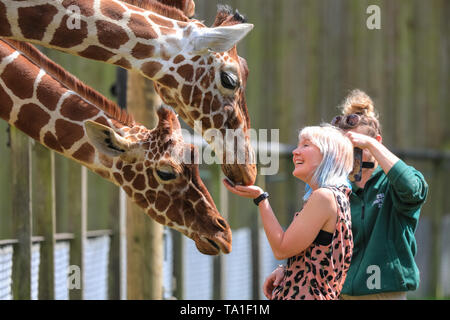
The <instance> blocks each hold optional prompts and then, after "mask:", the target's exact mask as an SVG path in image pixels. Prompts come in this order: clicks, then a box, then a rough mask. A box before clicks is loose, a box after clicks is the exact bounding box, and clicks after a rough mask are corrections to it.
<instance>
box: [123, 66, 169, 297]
mask: <svg viewBox="0 0 450 320" xmlns="http://www.w3.org/2000/svg"><path fill="white" fill-rule="evenodd" d="M160 104H161V100H160V98H159V96H158V95H157V94H156V92H155V90H154V87H153V82H151V81H150V80H148V79H145V78H144V77H142V75H140V74H137V73H134V72H129V73H128V93H127V106H128V110H129V111H130V113H132V114H133V116H134V117H135V119H136V120H137V121H139V122H140V123H142V124H144V125H145V126H147V128H153V127H154V126H155V125H156V113H155V107H156V106H158V105H160ZM163 258H164V256H163V226H162V225H161V224H159V223H157V222H156V221H154V220H152V219H150V218H149V217H148V216H147V214H146V213H144V212H143V210H142V209H141V208H140V207H138V206H137V205H136V204H135V203H134V202H132V201H131V200H130V199H128V203H127V282H128V283H127V296H128V299H154V300H158V299H162V279H163V277H162V268H163Z"/></svg>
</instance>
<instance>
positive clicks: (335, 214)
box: [224, 125, 353, 300]
mask: <svg viewBox="0 0 450 320" xmlns="http://www.w3.org/2000/svg"><path fill="white" fill-rule="evenodd" d="M292 155H293V157H292V161H293V163H294V166H295V168H294V171H293V172H292V174H293V175H294V176H295V177H296V178H298V179H300V180H302V181H304V182H305V183H307V184H308V185H309V186H310V189H309V191H308V192H307V193H306V194H305V196H304V200H305V201H306V203H305V204H304V207H303V209H302V210H301V211H300V212H298V213H296V214H295V217H294V219H293V221H292V223H291V224H290V225H289V227H288V228H287V230H286V231H283V229H282V227H281V225H280V223H279V222H278V220H277V218H276V216H275V214H274V213H273V211H272V209H271V207H270V204H269V200H268V196H269V195H268V194H267V193H266V192H264V191H263V190H262V189H261V188H259V187H257V186H247V187H246V186H234V185H232V184H231V183H230V182H229V181H228V180H224V184H225V186H226V187H227V189H228V190H230V191H231V192H233V193H235V194H237V195H240V196H243V197H246V198H251V199H254V202H255V204H256V205H257V206H258V208H259V212H260V215H261V220H262V223H263V226H264V231H265V233H266V236H267V239H268V241H269V243H270V246H271V248H272V251H273V253H274V256H275V257H276V258H277V259H279V260H283V259H286V258H287V259H288V261H287V265H286V266H283V267H282V268H280V271H281V272H282V276H283V277H282V280H281V281H280V284H279V286H277V288H271V289H270V290H265V294H266V296H268V298H271V299H289V300H293V299H317V300H318V299H320V300H325V299H337V298H338V297H339V295H340V291H341V289H342V286H343V284H344V280H345V278H346V274H347V271H348V268H349V266H350V260H351V256H352V247H353V240H352V233H351V218H350V210H349V201H348V196H349V194H350V189H349V186H348V180H347V177H348V174H349V173H350V171H351V170H352V167H353V147H352V144H351V142H350V140H349V139H348V138H347V137H346V136H345V135H344V133H343V132H342V130H339V129H337V128H334V127H332V126H330V125H323V126H315V127H306V128H304V129H303V130H301V132H300V134H299V143H298V146H297V148H296V149H295V150H294V151H293V152H292ZM272 289H275V290H273V292H272ZM269 291H270V292H269Z"/></svg>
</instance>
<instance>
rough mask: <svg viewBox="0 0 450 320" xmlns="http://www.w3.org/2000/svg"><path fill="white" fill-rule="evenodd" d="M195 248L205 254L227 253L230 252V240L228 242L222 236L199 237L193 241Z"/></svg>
mask: <svg viewBox="0 0 450 320" xmlns="http://www.w3.org/2000/svg"><path fill="white" fill-rule="evenodd" d="M195 245H196V247H197V249H198V250H199V251H200V252H201V253H203V254H207V255H213V256H214V255H218V254H220V253H221V252H222V253H224V254H228V253H230V252H231V242H228V241H227V240H226V239H224V238H222V237H213V238H206V237H203V236H202V237H200V239H198V241H195Z"/></svg>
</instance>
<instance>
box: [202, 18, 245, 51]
mask: <svg viewBox="0 0 450 320" xmlns="http://www.w3.org/2000/svg"><path fill="white" fill-rule="evenodd" d="M252 29H253V24H250V23H241V24H235V25H231V26H223V27H215V28H201V29H198V32H197V33H196V35H195V38H194V41H193V42H194V51H195V52H204V51H206V50H208V49H209V50H211V51H214V52H225V51H228V50H231V49H232V48H233V47H234V46H235V45H236V44H237V43H238V42H239V41H241V40H242V39H243V38H244V37H245V36H246V35H247V34H248V33H249V32H250V31H251V30H252Z"/></svg>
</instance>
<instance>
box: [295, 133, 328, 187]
mask: <svg viewBox="0 0 450 320" xmlns="http://www.w3.org/2000/svg"><path fill="white" fill-rule="evenodd" d="M322 158H323V156H322V153H321V152H320V150H319V148H318V147H316V146H315V145H314V144H313V143H312V142H311V141H310V140H309V139H304V138H301V139H300V141H299V143H298V146H297V148H296V149H295V150H294V151H292V162H294V166H295V168H294V171H293V172H292V175H293V176H295V177H297V178H299V179H300V180H302V181H304V182H306V183H310V182H311V178H312V177H313V175H314V172H315V171H316V169H317V167H318V166H319V165H320V163H321V162H322Z"/></svg>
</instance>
